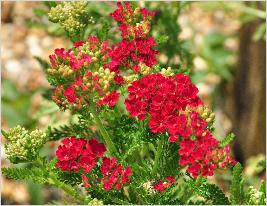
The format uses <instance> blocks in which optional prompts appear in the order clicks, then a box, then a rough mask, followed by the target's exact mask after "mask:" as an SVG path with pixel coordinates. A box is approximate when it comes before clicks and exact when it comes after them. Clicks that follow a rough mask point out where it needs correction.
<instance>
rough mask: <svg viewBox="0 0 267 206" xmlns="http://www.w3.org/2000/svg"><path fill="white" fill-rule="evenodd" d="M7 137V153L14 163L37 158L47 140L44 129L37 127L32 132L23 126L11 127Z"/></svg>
mask: <svg viewBox="0 0 267 206" xmlns="http://www.w3.org/2000/svg"><path fill="white" fill-rule="evenodd" d="M5 138H6V139H7V141H8V142H7V143H6V144H5V153H6V155H7V157H8V159H9V160H10V161H11V162H12V163H19V162H26V161H33V160H35V159H36V157H37V155H38V153H39V151H40V149H41V147H42V146H43V145H44V144H45V142H46V140H47V136H46V134H45V133H43V132H42V131H40V130H38V129H36V130H34V131H32V132H30V131H28V130H26V129H25V128H23V127H21V126H17V127H15V128H12V129H10V131H9V132H8V133H6V134H5Z"/></svg>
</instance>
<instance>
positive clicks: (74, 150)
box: [56, 137, 106, 172]
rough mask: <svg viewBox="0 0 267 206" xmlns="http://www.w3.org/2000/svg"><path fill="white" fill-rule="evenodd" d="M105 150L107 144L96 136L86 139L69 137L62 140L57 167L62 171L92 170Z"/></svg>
mask: <svg viewBox="0 0 267 206" xmlns="http://www.w3.org/2000/svg"><path fill="white" fill-rule="evenodd" d="M105 152H106V147H105V145H104V144H102V143H99V142H98V140H97V139H95V138H93V139H91V140H86V139H82V138H79V139H78V138H75V137H68V138H65V139H64V140H63V141H62V144H61V145H60V146H59V147H58V149H57V151H56V156H57V158H58V162H57V164H56V167H57V168H59V169H61V170H62V171H73V172H79V171H80V170H82V171H83V172H90V171H91V170H92V169H93V168H94V167H95V164H96V162H97V161H98V159H99V158H100V157H103V155H104V154H105Z"/></svg>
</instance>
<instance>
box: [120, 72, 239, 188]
mask: <svg viewBox="0 0 267 206" xmlns="http://www.w3.org/2000/svg"><path fill="white" fill-rule="evenodd" d="M128 92H129V96H128V98H127V99H126V100H125V105H126V109H127V110H128V111H129V112H130V115H131V116H132V117H137V118H138V119H139V120H144V119H145V118H146V117H148V116H149V123H148V126H149V128H150V129H151V131H152V132H153V133H163V132H164V131H167V132H168V134H169V142H174V143H178V144H179V145H180V149H179V151H178V153H179V155H180V160H179V164H180V165H181V166H188V167H187V171H188V172H189V173H191V174H192V175H193V177H198V176H199V175H202V176H212V175H213V171H214V170H215V169H217V168H225V167H226V166H227V165H228V164H235V161H234V159H233V158H232V157H231V156H230V155H229V152H230V149H229V147H225V148H220V147H218V143H219V142H218V141H217V140H216V139H215V138H214V137H213V135H212V133H211V132H210V131H209V129H208V124H209V122H211V121H212V118H213V117H214V115H213V114H211V113H210V112H209V111H208V110H207V109H204V108H203V106H202V101H201V100H200V98H199V97H198V96H197V93H198V89H197V88H196V86H195V85H194V84H192V82H191V81H190V79H189V77H188V76H186V75H183V74H177V75H175V76H173V77H171V76H170V77H165V76H163V75H162V74H151V75H147V76H145V77H143V78H142V79H140V80H137V81H134V82H133V83H132V85H131V86H129V87H128ZM190 108H192V109H190ZM148 114H149V115H148ZM162 185H163V184H162Z"/></svg>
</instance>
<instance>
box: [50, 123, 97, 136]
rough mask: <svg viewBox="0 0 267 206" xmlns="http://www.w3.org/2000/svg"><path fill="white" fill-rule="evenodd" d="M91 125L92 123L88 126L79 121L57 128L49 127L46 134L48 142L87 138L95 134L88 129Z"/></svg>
mask: <svg viewBox="0 0 267 206" xmlns="http://www.w3.org/2000/svg"><path fill="white" fill-rule="evenodd" d="M91 125H92V123H91V124H90V123H88V121H85V120H83V119H79V120H78V122H77V123H69V124H65V125H60V126H58V127H51V126H49V127H48V129H47V131H46V133H47V136H48V137H49V141H56V140H59V139H61V138H64V137H71V136H76V137H83V138H89V137H92V136H93V135H94V134H95V133H94V132H93V131H92V129H91V128H90V126H91Z"/></svg>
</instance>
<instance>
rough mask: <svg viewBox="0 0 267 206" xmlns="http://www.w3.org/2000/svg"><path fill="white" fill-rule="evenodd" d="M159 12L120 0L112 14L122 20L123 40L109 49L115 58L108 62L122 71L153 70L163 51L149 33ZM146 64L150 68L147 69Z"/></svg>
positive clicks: (139, 72)
mask: <svg viewBox="0 0 267 206" xmlns="http://www.w3.org/2000/svg"><path fill="white" fill-rule="evenodd" d="M154 14H155V12H153V11H148V10H147V9H146V8H140V7H136V8H132V6H131V5H130V3H129V2H125V3H120V2H119V3H117V9H116V10H115V11H114V12H112V13H111V14H110V16H111V17H112V18H113V19H114V20H115V21H117V22H118V24H119V30H120V31H121V36H122V41H121V42H119V43H118V44H117V45H113V46H112V47H111V49H110V51H109V52H108V55H109V57H110V58H111V61H110V62H109V63H108V64H107V65H106V67H107V68H109V69H110V70H111V71H114V72H116V73H117V74H118V75H120V73H121V72H122V71H123V70H126V69H127V70H128V69H131V70H132V72H133V73H138V74H143V75H146V74H149V73H150V72H151V71H152V67H153V66H154V65H155V64H156V62H157V60H156V56H157V55H158V54H159V51H157V50H156V49H155V46H157V43H156V42H155V40H154V38H153V37H152V36H149V31H150V24H151V20H152V18H153V16H154ZM144 67H148V68H146V69H145V71H146V72H143V70H144Z"/></svg>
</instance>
